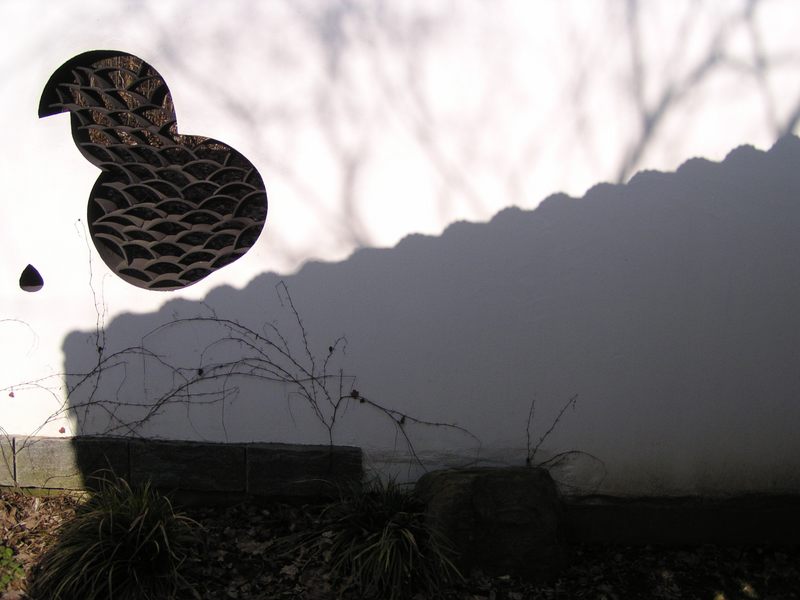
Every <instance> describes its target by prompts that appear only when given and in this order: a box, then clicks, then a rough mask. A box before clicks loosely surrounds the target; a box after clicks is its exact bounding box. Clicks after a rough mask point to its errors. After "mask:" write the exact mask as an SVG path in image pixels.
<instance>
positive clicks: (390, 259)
mask: <svg viewBox="0 0 800 600" xmlns="http://www.w3.org/2000/svg"><path fill="white" fill-rule="evenodd" d="M798 164H800V140H798V139H797V138H795V137H786V138H783V139H781V140H780V141H779V142H778V143H777V144H776V145H775V146H774V147H773V148H772V149H771V150H770V151H768V152H761V151H758V150H755V149H753V148H752V147H741V148H738V149H736V150H734V151H733V152H731V153H730V154H729V155H728V156H727V157H726V159H725V160H724V161H723V162H721V163H712V162H709V161H706V160H702V159H693V160H690V161H688V162H687V163H685V164H684V165H683V166H681V168H680V169H678V171H677V172H675V173H659V172H644V173H640V174H638V175H636V176H635V177H634V178H633V179H632V180H631V181H630V182H629V183H628V184H626V185H610V184H600V185H597V186H595V187H594V188H592V189H591V190H590V191H589V192H588V193H587V194H586V196H585V197H584V198H581V199H574V198H569V197H567V196H563V195H556V196H553V197H551V198H548V199H547V200H545V201H544V202H543V203H542V204H541V205H540V206H539V207H538V208H537V209H535V210H532V211H527V210H520V209H517V208H509V209H506V210H503V211H501V212H499V213H498V214H497V215H496V216H495V217H494V218H493V219H492V220H491V221H490V222H488V223H464V222H459V223H455V224H453V225H451V226H450V227H448V229H447V230H446V231H445V232H444V233H443V234H442V235H441V236H439V237H431V236H423V235H411V236H408V237H407V238H405V239H404V240H402V241H401V242H400V243H399V244H398V245H397V246H395V247H394V248H389V249H375V248H372V249H364V250H359V251H356V252H355V253H354V254H353V255H352V256H351V257H350V258H349V259H347V260H345V261H342V262H338V263H310V264H307V265H305V266H304V267H303V268H302V269H301V270H300V271H299V272H298V273H296V274H293V275H288V276H280V275H277V274H274V273H266V274H261V275H258V276H256V277H255V278H254V279H253V280H252V281H251V282H250V284H248V285H247V286H246V287H245V288H243V289H241V290H237V289H233V288H231V287H228V286H223V287H220V288H217V289H215V290H213V291H212V292H211V293H209V294H208V296H207V297H206V298H205V300H203V301H202V302H192V301H188V300H170V301H167V302H166V303H165V304H164V306H163V307H162V308H161V309H160V310H159V311H157V312H155V313H147V314H139V315H134V314H126V315H122V316H120V317H117V318H115V319H113V320H112V321H111V322H110V323H109V324H108V326H107V327H106V328H105V330H104V332H103V339H104V340H105V341H104V343H103V344H100V343H99V341H98V336H97V333H96V332H80V331H76V332H74V333H72V334H71V335H69V337H68V338H67V339H66V340H65V343H64V355H65V357H66V362H65V372H66V373H68V374H69V375H68V376H67V384H68V387H70V389H71V390H72V391H71V395H70V399H69V400H70V406H69V407H68V408H69V410H70V411H72V412H73V414H74V416H75V419H76V423H77V429H76V432H75V433H76V435H93V434H108V433H114V434H118V435H127V436H131V435H132V436H144V437H164V438H171V439H198V440H212V441H232V442H233V441H236V442H238V441H274V442H297V443H327V442H328V432H327V431H326V429H325V427H322V426H321V425H320V422H319V420H318V419H317V418H316V417H315V415H314V413H313V410H312V407H310V406H309V403H308V402H305V401H304V399H303V397H302V395H298V394H297V390H296V389H292V386H291V385H287V384H286V383H285V382H283V383H281V382H275V381H266V380H258V379H248V378H245V377H239V378H237V377H233V376H231V377H229V378H225V377H222V378H217V379H214V380H213V381H207V382H205V384H203V385H201V384H200V383H198V385H197V386H196V387H195V388H194V389H188V392H189V394H188V396H175V397H174V398H173V400H174V401H171V402H167V403H164V404H163V405H162V406H160V408H159V410H158V411H157V412H156V413H153V412H150V413H148V410H150V408H151V407H152V405H153V402H154V401H155V400H156V399H158V398H161V397H163V395H164V393H165V392H168V391H169V390H170V389H173V388H174V387H175V386H176V382H177V383H178V384H180V381H177V380H176V377H178V378H180V377H185V376H187V375H188V374H192V373H194V374H197V373H198V372H199V370H202V369H206V368H208V365H210V364H217V363H218V362H219V361H224V360H226V359H230V357H231V356H235V353H236V352H246V351H247V349H246V348H243V347H242V345H241V344H233V345H226V344H220V345H216V343H215V340H218V339H220V336H221V335H222V336H223V337H224V335H227V334H229V333H230V329H229V328H228V329H226V328H225V327H224V326H223V327H222V329H220V326H219V323H217V324H214V320H215V319H229V320H230V322H231V323H234V322H235V323H236V324H238V325H241V326H243V327H246V328H248V329H249V330H251V331H254V332H258V333H260V334H264V335H268V334H269V333H270V332H274V331H280V332H282V335H283V336H284V337H285V339H284V341H283V342H281V343H285V344H286V347H287V348H290V349H291V351H292V352H294V355H295V356H298V357H306V358H307V357H308V356H312V355H313V356H316V357H322V358H323V359H324V358H325V357H327V356H328V355H329V354H330V350H331V348H333V346H334V342H336V340H341V339H343V337H344V338H346V341H347V343H346V346H345V345H342V346H337V357H336V362H335V364H334V363H331V364H330V365H329V372H330V373H333V374H338V373H341V374H343V375H345V376H347V377H350V379H348V383H347V385H346V386H344V387H342V389H343V390H344V394H343V395H346V394H347V393H348V392H349V391H350V390H352V389H355V388H357V389H358V390H360V393H361V394H363V395H364V396H365V397H367V398H373V399H376V400H379V401H380V403H381V405H382V406H384V407H388V408H389V409H391V410H396V411H400V412H398V413H397V414H404V415H413V416H415V417H417V418H419V419H420V420H422V421H426V422H431V423H451V424H457V425H459V426H461V427H463V428H465V429H466V430H468V431H470V432H472V433H473V434H474V435H475V436H477V438H478V439H479V440H480V444H478V443H477V442H476V441H475V439H474V438H472V437H470V436H468V435H466V434H464V432H463V431H461V430H448V431H444V432H443V431H442V430H441V429H440V428H437V427H433V428H425V427H422V426H416V425H414V424H413V423H409V424H406V423H404V424H403V425H408V427H407V429H406V431H407V433H408V434H409V436H410V437H411V438H412V439H413V441H414V444H415V450H416V451H417V453H418V454H419V456H420V457H421V458H422V460H423V462H424V463H425V464H426V465H428V466H442V465H455V464H466V463H470V462H473V463H474V462H475V461H480V462H483V463H489V464H513V463H516V464H522V462H523V461H524V441H525V423H526V419H527V417H528V414H529V406H530V399H531V396H532V395H533V394H535V395H536V397H537V399H538V403H537V411H538V413H537V414H539V415H541V421H540V423H542V424H545V425H546V424H547V423H549V422H550V420H552V419H551V417H553V416H554V415H555V414H556V411H557V410H558V409H559V407H560V406H561V405H562V404H563V402H564V400H565V399H566V398H568V397H570V396H572V395H573V394H580V397H581V403H580V405H579V406H578V408H577V410H576V411H575V412H574V414H570V415H569V418H565V419H564V420H563V421H562V422H561V423H559V429H558V431H556V432H554V434H553V436H552V438H551V444H552V447H551V448H549V449H547V450H548V451H549V452H550V453H551V454H555V453H557V452H562V451H566V450H571V449H578V450H583V451H586V452H589V453H591V454H593V455H595V456H597V457H600V458H601V459H602V460H603V461H604V462H605V463H606V465H607V466H608V471H609V472H608V479H607V481H606V483H604V487H603V489H602V490H600V491H606V492H614V491H615V490H616V491H619V490H625V489H626V486H627V489H629V490H630V489H634V488H642V489H644V488H648V489H650V490H651V491H652V492H654V493H657V492H659V491H665V490H670V489H675V488H679V487H681V486H684V487H685V486H686V485H696V486H699V487H700V488H702V487H703V486H707V487H708V488H709V489H713V488H714V487H715V486H718V487H721V488H725V486H729V487H730V486H733V487H737V486H738V487H744V488H747V487H748V486H749V487H756V488H763V487H769V486H770V485H777V486H784V487H786V486H788V487H794V488H799V489H800V477H798V475H797V474H798V473H800V462H798V457H800V441H798V438H797V436H796V435H795V432H794V425H793V424H794V423H796V422H797V419H798V418H800V406H798V404H797V402H796V401H795V399H796V398H797V397H798V395H800V380H798V379H797V377H796V373H797V360H798V356H800V316H798V311H797V309H796V307H797V306H800V277H798V275H800V262H798V257H800V236H798V235H797V231H800V203H798V201H797V198H798V197H800V170H798V169H797V168H796V166H797V165H798ZM281 282H284V283H285V285H286V288H287V289H288V290H290V292H291V297H292V299H293V303H294V305H293V306H292V307H291V310H287V304H286V298H285V297H282V296H281V294H279V293H277V291H278V289H279V286H280V285H281ZM293 310H296V313H293ZM296 315H299V316H300V317H301V322H302V327H301V328H299V329H298V324H297V322H296V320H295V316H296ZM198 316H199V317H204V318H205V317H207V318H208V320H194V318H195V317H198ZM182 319H188V321H181V320H182ZM176 322H182V323H184V325H185V326H180V327H178V326H175V323H176ZM207 325H210V327H207ZM226 332H228V333H227V334H226ZM306 343H307V344H308V345H307V346H306V345H305V344H306ZM101 345H102V348H101V349H98V348H99V346H101ZM126 348H133V349H135V350H134V351H132V352H131V353H130V355H126V356H125V360H120V361H115V362H114V363H113V366H112V363H111V362H109V363H108V368H105V369H100V370H94V371H93V369H95V367H96V366H97V365H98V357H99V360H100V361H103V360H107V359H108V357H110V356H115V355H117V354H116V353H119V352H121V351H125V349H126ZM339 350H341V352H339ZM306 351H308V352H309V353H310V354H309V355H308V356H306ZM176 369H177V371H176ZM87 373H91V376H90V377H88V378H87V377H86V374H87ZM176 373H177V375H176ZM81 378H83V379H81ZM79 382H80V385H76V384H78V383H79ZM201 383H202V382H201ZM353 399H354V400H355V401H353V402H349V403H347V405H346V406H343V408H342V411H341V414H340V415H339V420H338V421H337V425H336V430H335V431H334V432H333V437H332V439H333V441H334V442H335V443H343V444H353V445H358V446H361V447H364V448H365V449H366V450H367V452H368V457H369V456H370V453H372V454H371V455H372V456H374V457H376V458H375V464H379V466H381V467H382V468H384V469H388V470H391V469H392V468H397V465H400V464H402V465H405V464H407V463H408V460H409V456H408V448H407V447H406V446H405V444H404V443H403V440H402V439H399V438H398V431H397V427H396V426H397V422H390V421H392V419H391V418H390V419H388V420H386V419H385V420H381V419H378V418H376V414H375V413H374V412H370V411H369V410H366V408H368V407H365V406H364V405H363V403H359V402H358V401H357V397H355V396H354V397H353ZM142 415H145V416H147V418H146V419H141V417H142ZM390 416H391V415H390ZM137 422H138V425H137V426H136V427H133V428H128V427H126V425H125V424H126V423H127V424H131V423H137ZM520 453H522V454H520ZM544 458H547V455H546V454H545V455H544ZM595 466H596V465H591V464H587V463H586V462H585V461H584V462H582V461H580V460H577V461H574V462H569V461H568V462H566V463H565V464H563V465H561V467H560V469H561V470H560V477H561V479H562V481H563V482H565V484H566V485H574V486H576V487H577V488H579V489H584V490H585V489H591V488H592V487H593V485H594V483H596V479H594V478H596V468H595ZM593 482H594V483H593ZM770 482H772V483H770ZM729 491H730V490H729Z"/></svg>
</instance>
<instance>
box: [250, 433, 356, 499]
mask: <svg viewBox="0 0 800 600" xmlns="http://www.w3.org/2000/svg"><path fill="white" fill-rule="evenodd" d="M362 476H363V470H362V452H361V448H356V447H352V446H326V445H300V444H248V445H247V491H248V493H250V494H253V495H257V496H280V497H289V498H291V497H303V498H314V497H333V496H336V495H337V493H338V490H339V487H344V486H348V485H351V484H353V483H357V484H360V483H361V479H362Z"/></svg>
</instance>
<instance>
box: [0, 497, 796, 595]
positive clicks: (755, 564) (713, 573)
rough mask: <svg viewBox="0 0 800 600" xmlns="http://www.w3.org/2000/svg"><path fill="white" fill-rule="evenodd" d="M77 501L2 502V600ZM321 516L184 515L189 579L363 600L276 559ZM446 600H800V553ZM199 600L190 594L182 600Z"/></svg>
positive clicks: (278, 509) (631, 550)
mask: <svg viewBox="0 0 800 600" xmlns="http://www.w3.org/2000/svg"><path fill="white" fill-rule="evenodd" d="M76 503H77V500H76V499H75V498H71V497H65V496H51V497H40V498H36V497H31V496H28V495H23V494H21V493H19V492H15V491H9V490H5V491H3V492H2V494H0V531H1V532H2V539H1V540H0V543H2V544H3V545H5V546H8V547H10V548H11V549H12V550H13V552H14V559H15V560H16V561H17V562H18V563H19V564H20V565H22V568H23V571H24V575H23V576H20V577H17V578H16V579H14V580H13V581H12V582H11V584H10V585H9V586H8V587H7V588H6V591H5V592H4V593H3V594H1V595H0V600H22V599H25V598H26V595H25V592H24V590H25V583H26V575H27V574H28V573H30V571H31V569H32V568H33V566H34V565H35V564H36V561H37V559H38V557H39V556H41V554H42V552H43V551H44V550H45V549H46V548H47V547H48V545H49V544H51V543H52V542H53V541H54V540H55V539H57V535H58V531H57V529H58V527H59V525H60V524H61V523H63V522H64V521H65V520H67V519H69V518H70V517H71V516H72V515H73V514H74V511H75V507H76ZM319 510H320V509H319V507H290V506H285V505H264V506H260V505H253V504H240V505H236V506H232V507H228V508H193V509H187V510H186V511H185V512H186V513H187V514H188V515H189V516H191V517H192V518H194V519H196V520H197V521H198V522H199V523H200V524H201V525H202V530H201V533H202V535H201V536H200V537H201V540H202V541H201V543H199V544H198V547H197V549H196V552H193V554H192V558H191V559H190V560H189V561H188V562H187V564H186V565H185V570H184V572H185V575H186V577H187V579H189V580H190V581H192V582H194V583H195V585H196V587H197V590H198V592H199V594H200V596H199V597H200V598H202V599H203V600H206V599H207V600H211V599H213V600H218V599H219V600H224V599H234V600H236V599H238V600H251V599H252V600H254V599H256V598H258V599H261V598H287V599H288V598H298V599H309V600H323V599H328V598H337V597H341V598H348V599H349V598H353V599H356V598H360V596H359V595H358V594H357V593H356V592H355V591H353V590H347V589H346V588H345V589H343V582H335V581H331V579H330V578H329V576H328V575H327V572H326V565H325V563H324V561H322V560H321V559H319V558H316V557H311V556H309V554H308V553H306V552H304V549H303V547H302V546H300V547H296V548H293V549H292V551H290V552H287V551H286V550H285V547H280V551H279V546H280V545H279V544H278V543H277V541H276V540H278V539H281V538H283V539H285V538H286V536H290V535H293V534H299V533H302V532H303V530H304V529H309V528H311V527H313V525H314V521H315V519H316V518H317V516H318V515H319ZM441 593H442V597H444V598H446V599H451V600H456V599H458V600H526V599H537V598H543V599H564V600H569V599H578V600H580V599H589V598H591V599H596V600H603V599H604V600H628V599H640V598H641V599H655V600H658V599H664V600H666V599H684V598H697V599H702V600H733V599H739V598H741V599H747V600H753V599H759V600H789V599H792V598H800V548H797V547H795V548H785V547H767V546H764V547H746V548H745V547H717V546H701V547H686V548H668V549H667V548H658V547H651V546H645V547H621V546H601V545H591V546H589V545H582V546H574V547H572V548H571V550H570V561H569V566H568V567H567V568H566V569H565V570H564V571H563V572H562V573H561V575H560V576H559V578H558V579H557V580H555V581H551V582H548V583H546V584H544V583H541V584H537V585H534V584H531V583H526V582H523V581H518V580H515V579H513V578H511V577H506V576H501V577H488V576H485V575H483V574H481V573H479V572H476V573H471V574H470V575H469V577H468V578H467V579H466V581H465V582H463V583H460V584H457V585H453V586H451V587H449V588H447V589H443V590H441ZM196 597H197V596H194V595H192V594H191V593H189V592H188V590H187V591H185V592H184V593H182V595H181V598H180V600H189V599H191V598H196ZM413 600H422V596H418V597H416V598H414V599H413Z"/></svg>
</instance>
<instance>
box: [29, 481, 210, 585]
mask: <svg viewBox="0 0 800 600" xmlns="http://www.w3.org/2000/svg"><path fill="white" fill-rule="evenodd" d="M95 479H96V480H97V482H98V485H97V489H96V491H94V492H92V493H91V494H90V495H89V498H88V500H87V501H86V502H85V503H84V504H82V505H81V506H79V508H78V510H77V512H76V514H75V517H74V518H73V519H71V520H69V521H67V522H65V523H64V524H63V525H62V526H61V527H60V529H59V531H58V540H57V541H56V542H55V544H54V546H53V547H52V548H51V549H50V550H48V551H47V552H46V553H45V554H44V556H43V557H42V559H41V560H40V562H39V563H38V565H37V567H36V569H35V571H34V574H33V578H32V581H31V582H30V584H29V587H28V595H29V596H30V597H31V598H34V599H35V600H168V599H170V598H173V597H174V596H175V594H176V593H177V591H178V589H179V588H180V587H182V586H183V587H191V586H190V585H189V583H188V582H187V581H186V580H185V579H184V578H183V577H182V575H181V572H180V571H181V566H182V565H183V563H184V561H185V560H186V558H187V555H188V553H189V551H190V549H191V548H192V547H193V543H194V542H195V540H196V537H195V529H194V528H195V526H198V525H199V524H198V523H196V522H195V521H193V520H192V519H189V518H188V517H186V516H184V515H182V514H180V513H176V512H175V511H174V509H173V506H172V503H171V502H170V501H169V499H168V498H167V497H166V496H163V495H162V494H160V493H158V492H157V491H156V490H154V489H153V488H152V487H151V486H150V485H149V483H148V484H146V485H144V486H140V487H135V488H134V487H131V486H130V485H129V484H128V482H127V481H125V480H124V479H122V478H121V477H117V476H115V475H114V474H113V473H112V472H109V471H106V472H104V473H103V474H102V475H100V476H98V477H96V478H95Z"/></svg>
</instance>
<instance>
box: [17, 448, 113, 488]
mask: <svg viewBox="0 0 800 600" xmlns="http://www.w3.org/2000/svg"><path fill="white" fill-rule="evenodd" d="M15 457H16V474H17V482H18V484H19V485H20V486H21V487H41V488H58V489H67V490H80V489H86V488H89V487H92V480H91V476H92V475H93V474H95V473H97V471H98V470H100V469H111V470H113V471H114V472H115V473H116V474H117V475H119V476H120V477H125V478H127V477H128V442H127V440H125V439H124V438H103V437H77V438H46V437H30V438H17V439H16V453H15Z"/></svg>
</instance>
